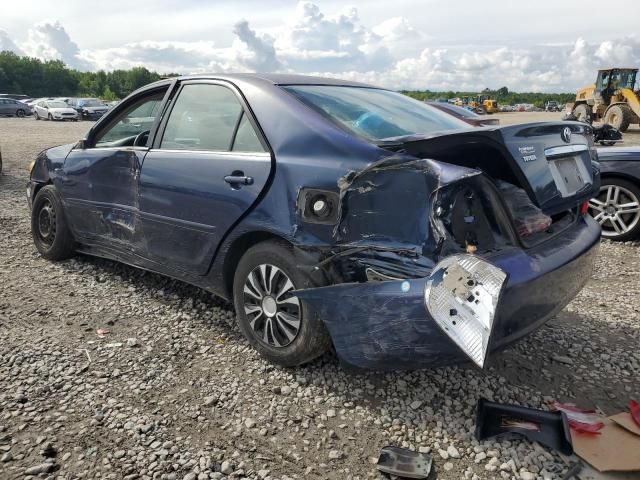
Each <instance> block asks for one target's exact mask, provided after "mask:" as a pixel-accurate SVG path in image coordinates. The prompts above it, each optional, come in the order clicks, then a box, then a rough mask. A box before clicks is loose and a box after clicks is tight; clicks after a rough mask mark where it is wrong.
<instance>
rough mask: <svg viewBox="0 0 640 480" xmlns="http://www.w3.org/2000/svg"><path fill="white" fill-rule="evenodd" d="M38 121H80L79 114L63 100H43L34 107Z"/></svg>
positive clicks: (34, 114)
mask: <svg viewBox="0 0 640 480" xmlns="http://www.w3.org/2000/svg"><path fill="white" fill-rule="evenodd" d="M33 116H34V117H35V119H36V120H41V119H47V120H73V121H74V122H77V121H78V112H76V111H75V110H74V109H73V108H71V107H70V106H69V105H67V104H66V103H65V102H63V101H61V100H41V101H39V102H37V103H36V104H35V105H34V107H33Z"/></svg>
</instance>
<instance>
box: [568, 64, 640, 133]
mask: <svg viewBox="0 0 640 480" xmlns="http://www.w3.org/2000/svg"><path fill="white" fill-rule="evenodd" d="M637 74H638V69H637V68H606V69H602V70H598V76H597V78H596V83H595V84H592V85H588V86H586V87H583V88H580V89H579V90H578V91H577V93H576V101H575V102H574V104H573V108H572V112H573V114H574V115H575V116H576V117H577V118H578V120H581V121H586V122H592V121H596V122H597V121H603V122H604V123H606V124H609V125H611V126H612V127H615V128H617V129H618V130H620V131H621V132H625V131H626V130H627V129H628V128H629V125H631V124H640V91H638V90H635V84H636V76H637Z"/></svg>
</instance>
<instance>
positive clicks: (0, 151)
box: [0, 148, 2, 173]
mask: <svg viewBox="0 0 640 480" xmlns="http://www.w3.org/2000/svg"><path fill="white" fill-rule="evenodd" d="M0 173H2V149H1V148H0Z"/></svg>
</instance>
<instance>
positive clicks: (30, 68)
mask: <svg viewBox="0 0 640 480" xmlns="http://www.w3.org/2000/svg"><path fill="white" fill-rule="evenodd" d="M175 75H177V74H169V75H160V74H159V73H157V72H152V71H150V70H147V69H146V68H144V67H133V68H131V69H130V70H112V71H110V72H105V71H104V70H99V71H97V72H81V71H79V70H75V69H72V68H69V67H67V66H66V65H65V64H64V62H62V61H60V60H40V59H38V58H33V57H21V56H19V55H16V54H15V53H13V52H8V51H3V52H0V93H21V94H24V95H29V96H31V97H34V98H37V97H45V96H48V95H55V96H60V97H66V96H68V97H75V96H80V97H98V98H102V99H104V100H119V99H121V98H124V97H126V96H127V95H128V94H130V93H131V92H132V91H134V90H135V89H136V88H139V87H142V86H143V85H146V84H147V83H151V82H154V81H156V80H159V79H160V78H163V77H167V76H175ZM402 93H404V94H405V95H409V96H410V97H413V98H416V99H418V100H448V99H450V98H456V97H462V96H474V95H477V93H478V92H454V91H448V92H434V91H431V90H420V91H417V90H413V91H407V90H403V91H402ZM482 93H488V94H490V95H492V97H493V98H495V99H496V100H498V103H502V104H508V105H513V104H516V103H532V104H534V105H535V106H537V107H544V103H545V102H547V101H548V100H555V101H557V102H559V103H560V104H565V103H568V102H571V101H573V100H574V98H575V94H573V93H537V92H525V93H516V92H511V91H509V89H508V88H507V87H502V88H499V89H497V90H489V89H485V90H483V92H482Z"/></svg>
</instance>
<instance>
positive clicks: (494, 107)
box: [454, 93, 498, 113]
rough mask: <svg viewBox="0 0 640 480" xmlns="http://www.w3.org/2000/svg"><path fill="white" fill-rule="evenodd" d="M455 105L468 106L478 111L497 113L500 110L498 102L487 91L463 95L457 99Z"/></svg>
mask: <svg viewBox="0 0 640 480" xmlns="http://www.w3.org/2000/svg"><path fill="white" fill-rule="evenodd" d="M454 105H457V106H458V107H467V108H469V109H471V110H473V111H474V112H476V113H495V112H497V111H498V102H497V101H495V100H493V99H492V98H491V96H490V95H487V94H486V93H483V94H480V95H476V96H473V97H461V98H458V99H456V101H455V102H454Z"/></svg>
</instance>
